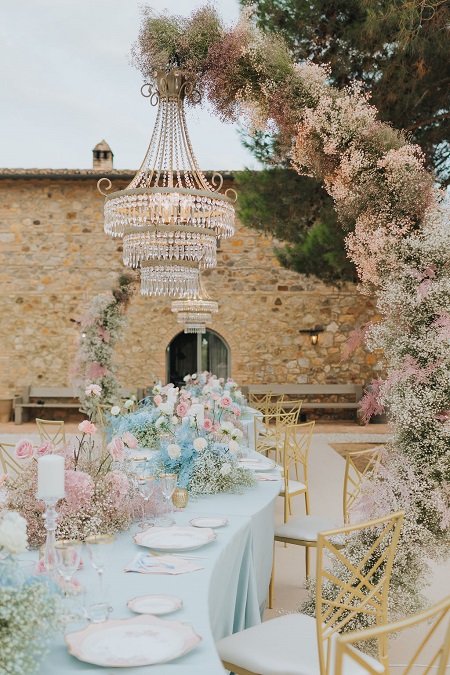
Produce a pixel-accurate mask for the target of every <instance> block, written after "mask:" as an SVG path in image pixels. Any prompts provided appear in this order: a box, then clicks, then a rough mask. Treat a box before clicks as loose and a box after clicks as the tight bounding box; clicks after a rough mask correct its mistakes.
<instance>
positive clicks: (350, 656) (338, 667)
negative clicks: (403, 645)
mask: <svg viewBox="0 0 450 675" xmlns="http://www.w3.org/2000/svg"><path fill="white" fill-rule="evenodd" d="M430 621H433V623H432V625H430ZM421 624H425V625H424V626H423V632H422V634H423V633H425V635H424V637H423V638H422V639H420V640H418V639H417V640H416V641H415V643H414V653H413V655H412V656H411V658H409V657H408V662H407V663H403V664H402V665H401V666H396V668H395V672H396V674H397V673H398V675H409V674H410V673H419V672H421V673H423V675H426V674H427V673H429V672H433V674H434V675H445V671H446V666H447V665H448V663H449V659H450V595H449V596H447V597H446V598H444V600H441V601H440V602H439V603H438V604H437V605H434V607H430V608H429V609H427V610H426V611H424V612H421V613H420V614H416V615H415V616H410V617H408V618H407V619H402V620H401V621H396V622H395V623H391V624H388V625H387V626H376V627H374V628H368V629H366V630H359V631H354V632H352V633H347V634H345V635H341V636H339V638H338V639H337V644H336V659H335V670H334V673H335V675H344V672H348V671H349V670H350V671H351V670H352V666H354V668H355V669H356V667H357V665H358V666H362V667H363V668H364V672H366V673H368V674H369V675H380V670H379V669H376V668H374V667H373V666H371V665H370V664H368V663H367V662H366V661H363V660H362V658H361V652H360V651H358V650H356V649H354V647H353V646H352V645H354V644H359V645H361V644H363V643H364V642H365V641H366V640H376V641H380V639H382V640H383V642H386V640H387V638H388V637H389V636H390V635H393V634H396V633H401V632H402V631H404V630H408V629H409V628H416V627H417V626H420V625H421ZM441 628H442V629H443V636H442V638H440V639H439V640H438V641H437V642H438V644H437V645H435V644H433V645H431V644H430V643H431V641H432V640H433V642H435V641H436V639H435V635H436V633H437V631H438V630H440V629H441ZM418 637H419V636H417V638H418ZM425 649H426V650H427V653H428V655H425V654H424V652H425ZM402 660H406V659H402ZM418 663H420V664H421V665H420V666H419V665H417V664H418ZM419 668H420V670H419ZM382 672H383V673H385V674H386V675H388V673H389V669H388V667H385V669H384V671H382Z"/></svg>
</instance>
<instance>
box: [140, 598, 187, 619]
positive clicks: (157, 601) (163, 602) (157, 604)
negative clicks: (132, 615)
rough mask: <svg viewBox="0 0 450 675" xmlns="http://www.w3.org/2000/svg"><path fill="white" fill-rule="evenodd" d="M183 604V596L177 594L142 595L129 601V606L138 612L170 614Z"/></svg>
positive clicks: (156, 614) (157, 614)
mask: <svg viewBox="0 0 450 675" xmlns="http://www.w3.org/2000/svg"><path fill="white" fill-rule="evenodd" d="M182 606H183V601H182V600H181V598H177V597H176V596H175V595H141V596H140V597H138V598H133V599H132V600H129V601H128V602H127V607H128V608H129V609H131V611H132V612H136V614H153V615H155V616H159V615H161V614H169V613H170V612H175V610H177V609H180V607H182Z"/></svg>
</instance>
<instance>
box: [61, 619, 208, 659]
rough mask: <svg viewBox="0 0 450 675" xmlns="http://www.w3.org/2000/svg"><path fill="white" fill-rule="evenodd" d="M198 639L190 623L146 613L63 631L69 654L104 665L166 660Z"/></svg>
mask: <svg viewBox="0 0 450 675" xmlns="http://www.w3.org/2000/svg"><path fill="white" fill-rule="evenodd" d="M200 641H201V637H199V636H198V635H197V634H196V633H195V632H194V630H193V629H192V627H191V626H189V625H186V624H184V623H180V622H179V621H167V620H165V619H159V618H158V617H157V616H150V615H149V614H141V615H140V616H137V617H134V618H132V619H110V620H109V621H105V622H103V623H95V624H90V625H89V626H87V628H83V630H80V631H77V632H75V633H69V634H68V635H66V643H67V647H68V649H69V653H70V654H72V656H76V658H77V659H79V660H80V661H85V662H86V663H92V664H94V665H96V666H105V667H107V668H131V667H134V666H150V665H153V664H155V663H167V662H168V661H173V659H177V658H178V657H179V656H182V655H183V654H186V653H187V652H189V651H191V649H193V648H194V647H195V646H196V645H198V643H199V642H200Z"/></svg>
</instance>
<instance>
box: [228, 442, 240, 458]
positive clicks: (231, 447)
mask: <svg viewBox="0 0 450 675" xmlns="http://www.w3.org/2000/svg"><path fill="white" fill-rule="evenodd" d="M228 449H229V451H230V452H231V454H232V455H235V454H236V453H237V451H238V450H239V443H237V442H236V441H233V440H231V441H230V442H229V443H228Z"/></svg>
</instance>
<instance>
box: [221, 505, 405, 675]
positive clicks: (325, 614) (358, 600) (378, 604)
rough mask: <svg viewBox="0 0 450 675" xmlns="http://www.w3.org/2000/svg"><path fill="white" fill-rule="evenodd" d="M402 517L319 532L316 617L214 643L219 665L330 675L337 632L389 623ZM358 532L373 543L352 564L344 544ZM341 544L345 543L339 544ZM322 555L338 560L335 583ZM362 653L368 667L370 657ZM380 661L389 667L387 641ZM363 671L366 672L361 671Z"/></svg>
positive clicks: (273, 673)
mask: <svg viewBox="0 0 450 675" xmlns="http://www.w3.org/2000/svg"><path fill="white" fill-rule="evenodd" d="M403 517H404V513H403V512H397V513H392V514H390V515H388V516H384V517H383V518H377V519H375V520H372V521H369V522H365V523H359V524H358V525H347V526H346V527H343V528H339V529H337V530H331V531H328V532H321V533H320V534H319V537H318V542H317V568H316V580H317V583H316V618H313V617H311V616H307V615H305V614H300V613H299V612H294V613H293V614H286V615H284V616H280V617H277V618H276V619H271V620H270V621H265V622H264V623H261V624H259V625H258V626H253V627H252V628H247V629H246V630H243V631H241V632H240V633H235V634H234V635H230V636H229V637H226V638H225V639H223V640H220V642H218V643H217V645H216V646H217V650H218V652H219V656H220V658H221V659H222V663H223V666H224V668H225V669H226V670H229V671H231V672H233V673H235V674H236V675H256V674H258V675H287V674H288V673H289V675H292V674H297V673H298V674H299V675H300V674H301V673H308V675H315V674H316V673H317V675H332V672H333V665H334V658H333V656H334V651H335V647H336V641H337V638H338V635H339V632H340V631H342V629H344V628H345V627H348V626H349V625H351V624H352V622H353V621H354V619H355V617H356V616H357V615H359V614H365V615H366V616H368V617H370V618H371V620H372V621H373V622H374V623H376V624H377V625H378V626H381V625H384V624H386V622H387V609H388V592H389V583H390V578H391V573H392V566H393V562H394V556H395V552H396V548H397V543H398V539H399V536H400V529H401V526H402V522H403ZM356 532H364V533H365V535H366V536H365V539H366V540H369V537H370V540H371V541H373V543H372V544H371V545H370V547H369V548H368V550H366V551H361V553H360V555H359V558H358V559H356V556H355V551H353V550H352V552H351V560H350V559H348V558H347V557H346V544H345V542H350V541H351V538H352V535H353V534H354V533H356ZM338 542H344V543H338ZM325 556H327V557H330V556H331V557H332V558H333V559H334V560H337V561H339V564H340V567H341V570H342V573H340V574H339V578H338V577H337V576H335V575H333V574H332V573H331V572H330V571H329V570H328V569H327V568H326V567H325V566H324V562H325V561H324V559H325ZM360 654H361V660H362V663H363V664H364V667H366V664H370V665H375V664H376V663H377V661H376V660H375V659H374V658H372V657H371V656H367V655H366V654H363V653H362V652H360ZM378 657H379V661H381V663H382V664H385V663H386V662H387V649H386V642H385V641H383V640H382V641H380V643H379V654H378ZM360 672H362V673H363V672H364V670H362V671H360Z"/></svg>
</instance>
